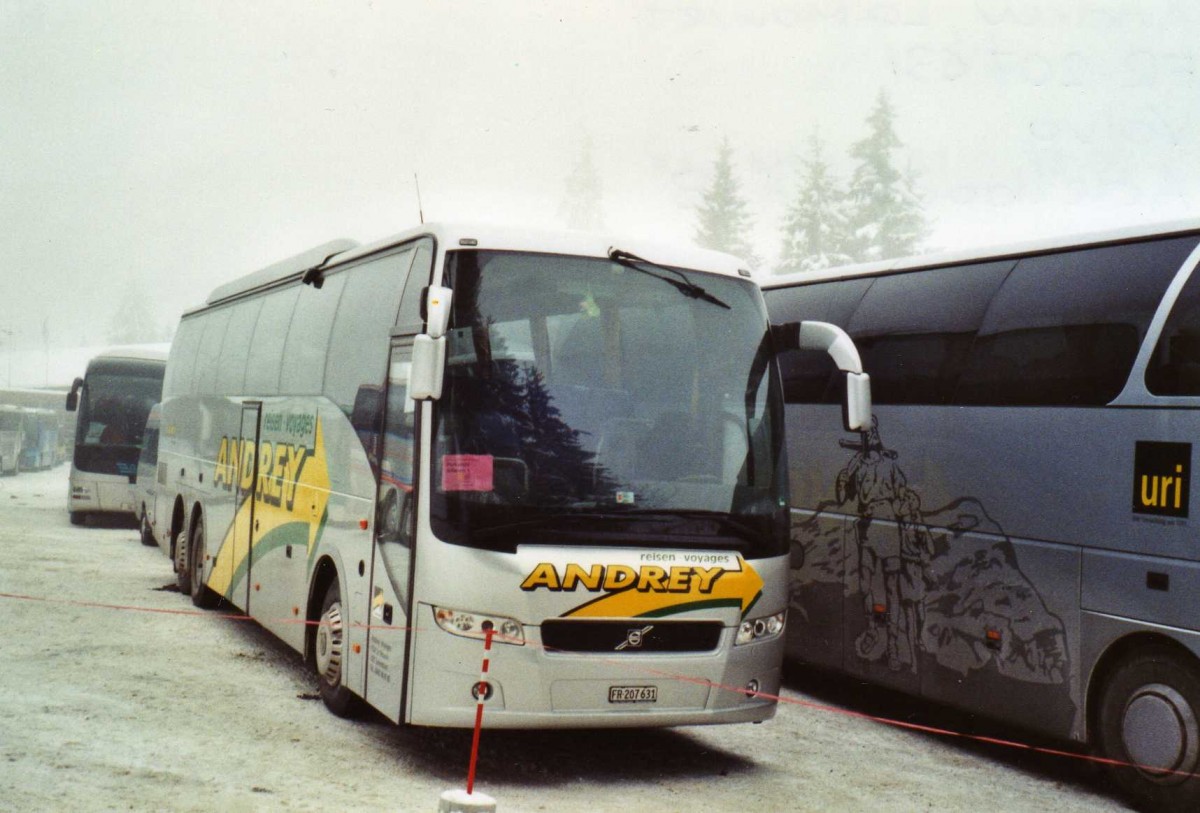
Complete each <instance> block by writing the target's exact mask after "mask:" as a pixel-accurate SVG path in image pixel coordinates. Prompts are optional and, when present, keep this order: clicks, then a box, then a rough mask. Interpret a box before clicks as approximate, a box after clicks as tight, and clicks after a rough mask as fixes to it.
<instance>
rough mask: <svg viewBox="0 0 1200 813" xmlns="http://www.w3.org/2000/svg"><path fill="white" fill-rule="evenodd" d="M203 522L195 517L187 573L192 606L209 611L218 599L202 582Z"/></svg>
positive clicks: (203, 554)
mask: <svg viewBox="0 0 1200 813" xmlns="http://www.w3.org/2000/svg"><path fill="white" fill-rule="evenodd" d="M204 557H205V546H204V520H203V519H202V518H200V517H196V522H195V524H194V525H193V526H192V538H191V541H190V542H189V543H188V558H189V565H190V566H189V567H188V571H189V574H190V576H191V588H192V589H191V593H192V604H194V605H196V606H197V607H199V608H200V609H202V610H209V609H212V608H213V607H216V606H217V602H218V601H219V600H220V597H219V596H218V595H217V594H216V593H214V592H213V591H212V590H211V589H210V588H209V586H208V584H207V583H206V582H205V580H204Z"/></svg>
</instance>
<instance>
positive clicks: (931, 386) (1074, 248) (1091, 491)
mask: <svg viewBox="0 0 1200 813" xmlns="http://www.w3.org/2000/svg"><path fill="white" fill-rule="evenodd" d="M1198 243H1200V224H1198V223H1187V224H1174V225H1170V226H1165V227H1162V228H1157V229H1145V230H1139V231H1126V232H1122V233H1112V234H1106V235H1100V236H1095V237H1091V238H1087V239H1077V240H1060V241H1048V242H1044V243H1040V244H1029V245H1023V246H1016V247H1012V248H1005V249H998V250H994V251H987V252H977V253H972V254H969V255H968V254H960V255H953V256H951V255H944V256H938V257H928V258H918V259H907V260H900V261H893V262H886V263H880V264H875V265H866V266H858V267H854V268H848V269H840V270H831V271H827V272H818V273H815V274H808V275H791V276H788V277H783V278H776V279H774V280H771V281H770V282H769V283H768V284H767V285H766V286H765V288H766V290H765V296H766V300H767V306H768V309H769V311H770V314H771V319H772V321H773V322H779V323H782V322H793V321H797V320H801V319H820V320H825V321H828V322H831V323H833V324H835V325H838V326H841V327H842V328H844V329H845V330H846V331H847V332H848V333H849V334H850V336H851V337H852V338H853V340H854V341H855V343H856V344H857V345H858V347H859V348H860V350H861V352H862V360H863V363H864V365H865V366H866V367H867V368H868V369H869V370H871V373H872V385H873V394H874V398H875V404H876V407H877V408H876V410H875V423H874V425H873V426H872V428H871V429H870V431H867V432H862V433H858V434H854V435H847V434H839V433H837V432H836V431H834V430H833V429H832V428H831V420H832V418H831V416H830V414H829V413H831V412H833V411H836V409H837V406H835V405H833V404H832V403H831V402H832V401H833V399H834V397H835V396H834V388H835V387H834V385H835V382H836V376H835V375H834V372H833V371H832V370H831V369H830V368H829V367H828V366H827V363H826V361H825V360H824V359H823V358H821V357H820V356H818V355H816V354H806V353H787V354H784V355H783V356H781V358H780V367H781V372H782V376H783V387H784V398H785V401H786V408H785V411H786V415H787V417H786V422H787V442H788V447H789V454H790V455H791V459H792V460H793V461H803V466H802V467H793V469H792V476H791V484H790V489H791V505H792V509H793V530H792V546H791V605H790V607H791V609H790V621H789V624H788V652H789V655H790V656H791V657H794V658H797V659H799V660H801V661H803V662H807V663H810V664H815V665H819V666H822V667H828V668H831V669H835V670H841V671H844V672H846V673H849V674H852V675H855V676H858V677H861V678H865V679H867V680H870V681H873V682H876V683H879V684H884V685H887V686H890V687H894V688H897V689H900V690H903V691H906V692H911V693H913V694H919V695H922V696H925V697H929V698H932V699H935V700H938V701H942V702H946V703H950V704H953V705H955V706H959V707H961V708H964V709H968V710H970V711H973V712H979V713H981V714H985V715H990V716H993V717H996V718H999V719H1002V720H1006V721H1012V722H1014V723H1018V724H1020V725H1022V726H1027V727H1029V728H1031V729H1036V730H1039V731H1042V732H1045V733H1048V734H1052V735H1056V736H1061V737H1064V738H1070V739H1074V740H1079V741H1089V742H1091V743H1093V744H1094V745H1095V746H1096V747H1097V748H1098V749H1099V751H1100V752H1101V753H1102V754H1104V755H1105V756H1107V757H1109V758H1111V759H1114V760H1119V761H1121V762H1126V763H1134V764H1136V765H1138V766H1141V767H1138V768H1124V769H1119V770H1117V771H1116V775H1117V778H1118V780H1119V782H1120V783H1121V784H1122V785H1123V786H1124V787H1125V788H1126V789H1127V790H1129V791H1131V792H1132V793H1134V794H1135V795H1136V796H1138V797H1139V798H1142V799H1143V800H1145V801H1147V802H1148V803H1149V804H1150V805H1151V806H1154V807H1156V808H1162V807H1167V806H1172V805H1174V806H1179V807H1184V808H1186V809H1189V810H1191V809H1196V806H1197V803H1198V802H1197V800H1198V799H1200V789H1198V786H1200V779H1198V778H1197V777H1196V776H1195V775H1194V772H1195V771H1197V770H1198V769H1200V612H1198V611H1197V609H1196V604H1195V601H1196V596H1197V595H1198V593H1200V536H1198V526H1197V524H1196V520H1197V519H1200V505H1198V506H1197V509H1196V510H1195V511H1193V509H1192V508H1191V506H1192V504H1193V500H1194V497H1193V492H1192V490H1191V482H1192V479H1193V478H1192V469H1193V466H1194V465H1195V463H1194V461H1193V450H1192V447H1193V443H1194V441H1195V439H1196V438H1197V436H1198V435H1200V274H1197V273H1194V269H1195V268H1196V265H1197V261H1198V258H1200V249H1198V248H1197V244H1198ZM1193 513H1195V514H1197V517H1193V516H1192V514H1193Z"/></svg>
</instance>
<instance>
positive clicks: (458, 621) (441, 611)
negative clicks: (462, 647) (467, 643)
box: [433, 607, 525, 646]
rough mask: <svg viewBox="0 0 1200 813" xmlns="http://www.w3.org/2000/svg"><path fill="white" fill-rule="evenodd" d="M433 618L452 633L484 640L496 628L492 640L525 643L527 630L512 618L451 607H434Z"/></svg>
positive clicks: (522, 644)
mask: <svg viewBox="0 0 1200 813" xmlns="http://www.w3.org/2000/svg"><path fill="white" fill-rule="evenodd" d="M433 619H434V621H436V622H437V625H438V626H439V627H441V628H442V629H443V630H445V631H446V632H448V633H450V634H451V635H461V636H462V637H463V638H478V639H480V640H483V639H485V638H487V634H488V630H494V632H493V634H492V640H493V641H495V642H496V643H501V644H513V645H515V646H524V645H525V631H524V630H523V629H521V625H520V624H518V623H517V622H516V621H515V620H514V619H512V618H505V617H503V616H499V615H483V614H482V613H471V612H467V611H466V610H453V609H450V608H449V607H434V608H433Z"/></svg>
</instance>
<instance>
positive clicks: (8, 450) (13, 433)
mask: <svg viewBox="0 0 1200 813" xmlns="http://www.w3.org/2000/svg"><path fill="white" fill-rule="evenodd" d="M24 444H25V414H24V411H23V410H22V408H21V407H17V406H11V405H8V404H4V405H0V475H10V474H16V473H17V472H18V471H20V470H21V447H22V446H23V445H24Z"/></svg>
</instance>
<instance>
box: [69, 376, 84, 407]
mask: <svg viewBox="0 0 1200 813" xmlns="http://www.w3.org/2000/svg"><path fill="white" fill-rule="evenodd" d="M82 387H83V379H82V378H76V379H75V381H74V382H73V383H72V384H71V391H70V392H68V393H67V403H66V410H67V412H74V411H75V410H77V409H79V390H80V389H81V388H82Z"/></svg>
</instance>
